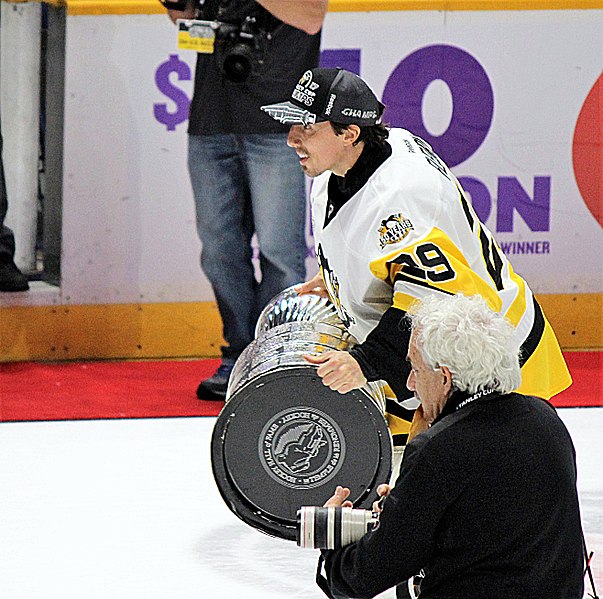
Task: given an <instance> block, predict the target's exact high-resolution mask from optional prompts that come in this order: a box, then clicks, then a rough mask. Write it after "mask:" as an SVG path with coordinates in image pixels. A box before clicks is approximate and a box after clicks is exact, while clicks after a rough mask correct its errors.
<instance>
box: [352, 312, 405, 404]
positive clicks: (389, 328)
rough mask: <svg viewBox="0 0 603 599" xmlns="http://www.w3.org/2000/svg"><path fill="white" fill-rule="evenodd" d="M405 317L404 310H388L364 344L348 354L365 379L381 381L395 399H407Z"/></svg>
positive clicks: (356, 346)
mask: <svg viewBox="0 0 603 599" xmlns="http://www.w3.org/2000/svg"><path fill="white" fill-rule="evenodd" d="M405 317H406V312H405V311H404V310H400V309H399V308H396V307H395V306H391V307H390V308H388V309H387V310H386V311H385V312H384V313H383V316H382V317H381V320H380V321H379V324H378V325H377V326H376V327H375V328H374V329H373V330H372V331H371V332H370V333H369V335H368V336H367V338H366V339H365V341H364V343H360V344H358V345H355V346H354V347H353V348H351V349H350V350H349V353H350V354H351V356H352V357H353V358H355V360H356V362H358V365H359V366H360V368H361V370H362V373H363V374H364V376H365V377H366V379H367V380H368V381H376V380H379V379H383V380H384V381H385V382H386V383H387V384H388V385H389V386H390V387H391V389H392V391H393V392H394V393H395V394H396V397H397V398H398V399H403V398H405V397H408V396H410V395H411V393H410V392H409V391H408V389H407V387H406V381H407V380H408V375H409V372H410V365H409V364H408V362H407V361H406V356H407V354H408V344H409V341H410V325H409V323H408V322H407V319H406V318H405Z"/></svg>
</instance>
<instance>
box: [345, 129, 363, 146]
mask: <svg viewBox="0 0 603 599" xmlns="http://www.w3.org/2000/svg"><path fill="white" fill-rule="evenodd" d="M359 135H360V127H359V126H358V125H348V126H347V127H346V128H345V130H344V132H343V139H344V141H345V142H346V143H347V144H349V145H354V144H355V143H356V140H357V139H358V136H359Z"/></svg>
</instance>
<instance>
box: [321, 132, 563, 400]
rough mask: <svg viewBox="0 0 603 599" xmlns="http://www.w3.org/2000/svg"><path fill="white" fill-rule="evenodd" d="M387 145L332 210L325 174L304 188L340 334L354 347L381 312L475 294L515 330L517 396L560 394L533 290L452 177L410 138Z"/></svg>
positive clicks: (554, 353)
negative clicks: (435, 296) (440, 296)
mask: <svg viewBox="0 0 603 599" xmlns="http://www.w3.org/2000/svg"><path fill="white" fill-rule="evenodd" d="M388 141H389V143H390V145H391V147H392V154H391V156H390V157H389V158H387V159H386V160H385V162H383V164H381V166H379V167H378V168H377V169H376V171H375V172H374V173H373V174H372V175H371V176H370V177H369V179H368V181H367V182H366V184H365V185H364V186H363V187H362V188H361V189H360V190H359V191H358V192H357V193H356V194H355V195H353V196H352V197H351V198H350V199H349V200H348V201H347V202H345V203H344V204H343V206H341V207H340V208H339V209H338V210H336V211H335V210H334V208H333V206H332V205H331V204H329V198H328V182H329V178H330V176H331V173H330V172H326V173H323V174H322V175H320V176H319V177H317V178H316V179H315V180H314V182H313V186H312V193H311V207H312V225H313V233H314V240H315V248H316V255H317V259H318V262H319V266H320V269H321V272H322V276H323V278H324V280H325V284H326V286H327V289H328V292H329V295H330V298H331V300H332V302H333V304H334V305H335V306H336V308H337V311H338V313H339V316H340V317H341V319H342V320H343V322H344V323H345V324H346V326H347V328H348V330H349V331H350V332H351V333H352V334H353V335H354V336H355V337H356V338H357V339H358V340H359V341H360V342H363V341H364V340H365V339H366V337H367V335H368V334H369V333H370V332H371V331H372V330H373V329H374V328H375V327H376V325H377V324H378V322H379V320H380V318H381V316H382V315H383V313H384V312H385V311H386V310H387V309H388V308H389V307H390V306H395V307H397V308H400V309H401V310H404V311H406V310H408V308H409V306H410V305H411V304H412V303H413V302H415V301H416V300H417V299H421V298H423V297H425V296H426V295H428V294H432V293H448V294H455V293H458V292H462V293H464V294H465V295H475V294H479V295H482V296H483V297H484V298H485V299H486V300H487V302H488V303H489V305H490V306H491V307H492V308H493V309H495V310H496V311H498V312H501V313H503V314H504V315H505V316H506V317H507V318H508V319H509V320H510V321H511V322H512V323H513V325H514V326H515V327H516V330H517V335H518V337H519V340H520V342H521V344H522V353H523V362H524V364H523V368H522V375H523V383H522V386H521V388H520V389H519V391H520V392H522V393H526V394H531V395H537V396H540V397H546V398H550V397H551V396H552V395H554V394H556V393H559V392H560V391H562V390H563V389H565V388H566V387H568V386H569V384H570V383H571V378H570V376H569V372H568V371H567V367H566V365H565V361H564V359H563V356H562V354H561V351H560V349H559V345H558V343H557V340H556V338H555V336H554V333H553V331H552V329H551V328H550V325H549V324H548V323H547V321H546V319H545V318H544V316H543V314H542V312H541V310H540V307H539V306H538V303H537V302H536V301H535V299H534V297H533V295H532V291H531V290H530V288H529V287H528V285H527V284H526V282H525V281H524V280H523V279H522V278H521V277H519V276H518V275H517V274H515V272H514V271H513V267H512V266H511V264H510V262H509V261H508V260H507V258H506V257H505V255H504V254H503V252H502V251H501V249H500V248H499V246H498V244H497V243H496V241H495V240H494V238H493V236H492V234H491V233H490V231H489V230H488V229H487V228H486V227H485V226H484V225H483V224H482V223H481V222H480V221H479V219H478V217H477V215H476V213H475V212H474V210H473V208H472V206H471V203H470V202H469V201H468V200H467V198H466V197H465V194H464V192H463V190H462V188H461V186H460V184H459V182H458V181H457V179H456V178H455V176H454V175H453V174H452V173H451V172H450V170H449V169H448V167H447V166H446V165H445V164H444V163H443V161H442V160H441V159H440V158H439V157H438V156H437V155H436V154H435V153H434V152H433V150H432V149H431V147H430V146H429V145H428V144H427V143H426V142H425V141H423V140H422V139H420V138H418V137H416V136H415V135H413V134H412V133H410V132H409V131H406V130H404V129H392V130H391V131H390V136H389V139H388ZM328 210H331V212H332V214H327V211H328ZM530 363H531V366H530V368H529V369H528V365H529V364H530ZM528 370H529V372H528Z"/></svg>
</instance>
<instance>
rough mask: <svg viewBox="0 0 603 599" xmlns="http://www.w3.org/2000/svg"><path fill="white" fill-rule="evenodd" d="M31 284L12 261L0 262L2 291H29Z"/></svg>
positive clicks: (0, 289)
mask: <svg viewBox="0 0 603 599" xmlns="http://www.w3.org/2000/svg"><path fill="white" fill-rule="evenodd" d="M28 289H29V283H28V282H27V278H26V277H25V275H24V274H23V273H22V272H21V271H20V270H19V269H18V268H17V266H16V265H15V263H14V262H13V261H12V260H0V291H27V290H28Z"/></svg>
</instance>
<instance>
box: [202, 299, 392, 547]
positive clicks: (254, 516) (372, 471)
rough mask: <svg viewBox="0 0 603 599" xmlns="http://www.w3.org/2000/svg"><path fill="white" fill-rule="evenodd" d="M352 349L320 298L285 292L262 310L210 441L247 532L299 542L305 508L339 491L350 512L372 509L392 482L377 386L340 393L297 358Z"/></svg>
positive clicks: (220, 477) (220, 479) (217, 474)
mask: <svg viewBox="0 0 603 599" xmlns="http://www.w3.org/2000/svg"><path fill="white" fill-rule="evenodd" d="M356 343H357V341H356V339H355V338H354V337H353V336H352V335H350V334H349V333H348V332H347V330H346V328H345V326H344V325H343V323H342V322H341V320H340V319H339V317H338V316H337V312H336V310H335V308H334V307H333V305H332V304H331V303H330V301H329V300H328V299H326V298H322V297H319V296H317V295H302V296H300V295H298V294H297V292H295V290H294V289H293V288H289V289H286V290H285V291H283V292H282V293H281V294H279V295H278V296H276V297H275V298H274V299H273V300H272V301H271V302H270V303H269V304H268V305H267V306H266V308H265V309H264V310H263V312H262V314H261V315H260V317H259V319H258V323H257V326H256V338H255V340H254V341H252V342H251V343H250V344H249V345H248V346H247V348H246V349H245V350H244V351H243V353H242V354H241V355H240V357H239V359H238V360H237V362H236V364H235V366H234V368H233V371H232V374H231V376H230V381H229V385H228V391H227V399H226V403H225V405H224V408H223V410H222V412H221V413H220V415H219V417H218V419H217V421H216V425H215V427H214V432H213V435H212V468H213V472H214V478H215V479H216V483H217V485H218V489H219V490H220V493H221V495H222V497H223V499H224V500H225V502H226V503H227V505H228V506H229V507H230V509H231V510H232V511H233V512H234V513H235V514H236V515H237V516H239V517H240V518H241V519H242V520H243V521H245V522H246V523H247V524H249V525H251V526H253V527H254V528H257V529H258V530H260V531H262V532H265V533H267V534H270V535H273V536H277V537H280V538H284V539H289V540H295V534H296V520H297V510H298V509H299V508H300V507H301V506H302V505H322V504H323V503H324V501H325V500H326V499H328V497H330V496H331V495H332V490H333V488H334V486H335V485H336V484H345V485H346V486H348V487H350V489H351V494H350V500H351V501H352V502H353V504H354V506H355V507H359V508H370V506H371V504H372V501H373V500H374V489H375V488H376V486H377V485H378V484H380V483H382V482H387V481H388V480H389V476H390V471H391V459H392V441H391V435H390V434H389V430H388V427H387V422H386V420H385V416H384V413H385V394H384V392H383V388H382V386H381V384H380V383H368V384H367V385H365V386H364V387H363V388H362V389H356V390H354V391H351V392H349V393H346V394H343V395H342V394H339V393H337V392H336V391H332V390H331V389H329V388H328V387H326V386H325V385H324V384H323V383H322V380H321V379H320V377H319V376H318V375H317V373H316V366H314V365H312V364H310V363H308V362H307V361H306V360H305V359H304V357H303V356H304V355H305V354H320V353H323V352H326V351H331V350H343V351H345V350H347V349H350V348H351V347H353V346H354V345H355V344H356Z"/></svg>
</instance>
